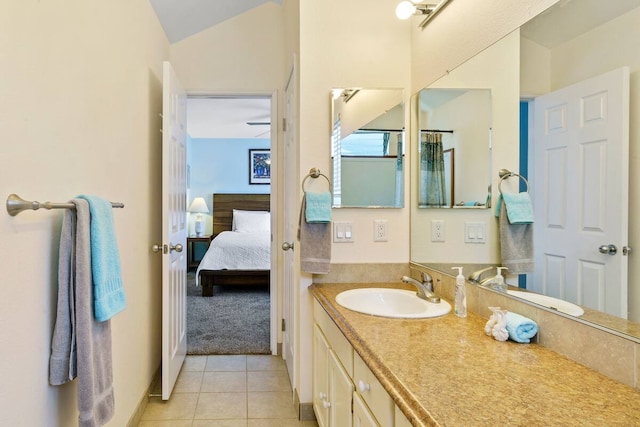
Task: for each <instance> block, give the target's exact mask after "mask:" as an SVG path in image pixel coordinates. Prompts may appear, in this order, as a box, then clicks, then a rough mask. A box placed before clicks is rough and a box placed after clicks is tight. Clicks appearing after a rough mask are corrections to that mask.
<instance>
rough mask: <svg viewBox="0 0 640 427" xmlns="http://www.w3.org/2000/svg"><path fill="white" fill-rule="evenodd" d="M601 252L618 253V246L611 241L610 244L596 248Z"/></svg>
mask: <svg viewBox="0 0 640 427" xmlns="http://www.w3.org/2000/svg"><path fill="white" fill-rule="evenodd" d="M598 251H600V253H601V254H608V255H615V254H617V253H618V248H616V245H614V244H613V243H612V244H610V245H602V246H600V247H599V248H598Z"/></svg>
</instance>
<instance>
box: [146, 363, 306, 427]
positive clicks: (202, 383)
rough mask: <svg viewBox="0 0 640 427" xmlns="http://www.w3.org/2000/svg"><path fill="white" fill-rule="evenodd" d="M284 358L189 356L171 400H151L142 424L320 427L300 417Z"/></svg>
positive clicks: (159, 426) (162, 426) (160, 426)
mask: <svg viewBox="0 0 640 427" xmlns="http://www.w3.org/2000/svg"><path fill="white" fill-rule="evenodd" d="M292 399H293V398H292V392H291V383H290V381H289V376H288V374H287V370H286V367H285V364H284V361H283V360H282V359H281V358H280V357H276V356H268V355H264V356H262V355H256V356H254V355H247V356H187V358H186V360H185V363H184V365H183V367H182V370H181V371H180V375H179V376H178V380H177V382H176V385H175V388H174V390H173V394H172V396H171V399H170V400H169V401H167V402H163V401H162V399H161V398H159V397H152V398H150V399H149V403H148V405H147V408H146V409H145V412H144V414H143V415H142V419H141V421H140V423H139V424H138V427H317V426H318V424H317V423H316V422H315V421H298V420H297V416H296V412H295V411H294V408H293V400H292Z"/></svg>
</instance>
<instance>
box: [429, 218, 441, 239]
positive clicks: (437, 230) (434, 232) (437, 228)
mask: <svg viewBox="0 0 640 427" xmlns="http://www.w3.org/2000/svg"><path fill="white" fill-rule="evenodd" d="M431 241H432V242H444V220H443V219H432V220H431Z"/></svg>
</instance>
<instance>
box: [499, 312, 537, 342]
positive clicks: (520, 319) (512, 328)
mask: <svg viewBox="0 0 640 427" xmlns="http://www.w3.org/2000/svg"><path fill="white" fill-rule="evenodd" d="M506 317H507V332H509V338H511V339H512V340H513V341H515V342H520V343H528V342H531V338H533V337H534V336H535V334H537V333H538V325H537V324H536V322H534V321H533V320H531V319H529V318H527V317H524V316H521V315H520V314H517V313H512V312H510V311H509V312H507V316H506Z"/></svg>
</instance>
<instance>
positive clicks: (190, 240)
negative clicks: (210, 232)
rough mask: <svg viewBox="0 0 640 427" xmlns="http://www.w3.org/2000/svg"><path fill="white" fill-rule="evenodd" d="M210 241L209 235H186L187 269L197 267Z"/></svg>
mask: <svg viewBox="0 0 640 427" xmlns="http://www.w3.org/2000/svg"><path fill="white" fill-rule="evenodd" d="M210 243H211V236H199V237H187V269H192V268H198V264H200V261H202V257H204V254H205V253H206V252H207V249H209V244H210Z"/></svg>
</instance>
